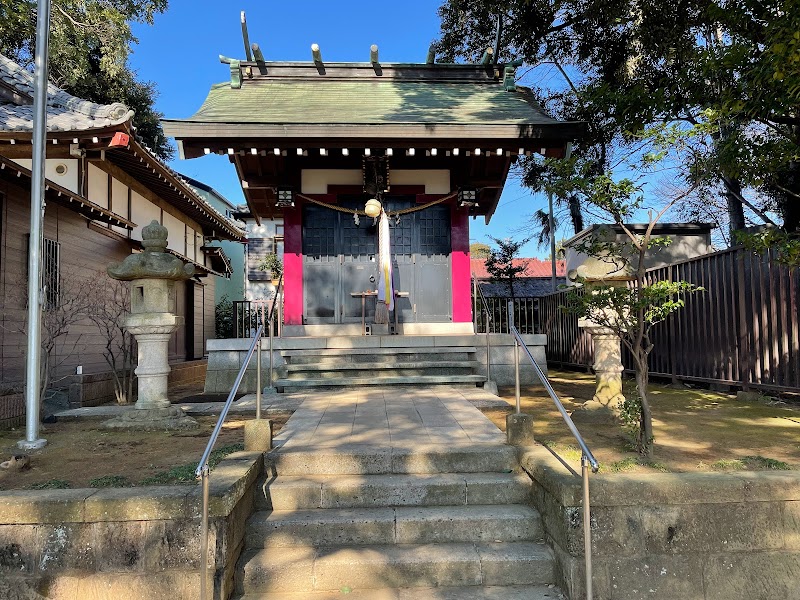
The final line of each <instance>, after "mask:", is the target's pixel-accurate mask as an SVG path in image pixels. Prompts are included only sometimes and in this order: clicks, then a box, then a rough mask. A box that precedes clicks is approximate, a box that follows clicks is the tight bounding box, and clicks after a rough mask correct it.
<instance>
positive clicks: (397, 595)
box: [236, 584, 565, 600]
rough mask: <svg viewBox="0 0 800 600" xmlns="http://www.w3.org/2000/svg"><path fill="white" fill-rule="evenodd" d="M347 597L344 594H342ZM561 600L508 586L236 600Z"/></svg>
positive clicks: (547, 591)
mask: <svg viewBox="0 0 800 600" xmlns="http://www.w3.org/2000/svg"><path fill="white" fill-rule="evenodd" d="M344 594H346V595H344ZM343 598H346V600H564V598H565V597H564V595H563V594H562V593H561V592H560V591H559V590H558V589H557V588H556V587H555V586H553V585H552V584H551V585H509V586H471V587H435V588H401V589H386V588H384V589H373V590H352V591H347V592H342V591H340V590H336V591H331V592H274V593H266V594H257V593H256V594H247V595H245V596H240V597H239V598H237V599H236V600H343Z"/></svg>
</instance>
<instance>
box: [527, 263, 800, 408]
mask: <svg viewBox="0 0 800 600" xmlns="http://www.w3.org/2000/svg"><path fill="white" fill-rule="evenodd" d="M647 275H648V280H649V281H651V282H652V281H659V280H665V279H666V280H673V281H680V280H683V281H688V282H690V283H693V284H695V285H698V286H702V287H703V288H705V291H704V292H699V293H696V294H689V295H688V296H687V297H686V306H685V308H683V309H681V310H680V311H679V312H677V313H675V314H673V315H672V316H670V317H669V318H668V319H667V321H665V322H664V323H661V324H659V325H656V326H655V327H654V328H653V331H652V336H651V337H652V341H653V344H654V348H653V351H652V353H651V354H650V369H651V373H652V374H653V375H658V376H662V377H669V378H672V379H673V380H676V381H677V380H680V381H698V382H706V383H722V384H729V385H741V386H742V387H744V388H748V387H753V388H758V389H765V390H771V391H794V392H798V391H800V305H799V304H798V296H800V274H798V272H794V273H792V272H790V271H789V269H788V268H786V267H785V266H782V265H780V264H778V263H777V262H776V261H775V260H774V258H773V257H772V256H757V255H755V254H753V253H751V252H749V251H747V250H744V249H742V248H732V249H730V250H724V251H722V252H716V253H714V254H709V255H706V256H702V257H699V258H696V259H693V260H688V261H684V262H680V263H677V264H674V265H669V266H666V267H660V268H657V269H652V270H650V271H648V274H647ZM565 294H566V292H557V293H555V294H551V295H549V296H545V297H543V298H540V299H539V318H540V320H539V328H540V331H541V332H542V333H545V334H547V337H548V343H547V359H548V362H552V363H555V364H562V365H569V366H589V365H591V363H592V362H593V349H592V343H591V339H590V337H589V336H588V335H587V334H586V333H585V332H584V331H583V330H581V329H580V328H578V323H577V319H576V318H575V317H574V316H572V315H567V314H564V313H563V311H561V310H560V308H559V306H561V305H563V304H564V298H565ZM625 354H626V353H625V352H623V362H624V363H625V366H626V368H631V366H632V363H631V361H630V359H629V357H628V356H626V355H625Z"/></svg>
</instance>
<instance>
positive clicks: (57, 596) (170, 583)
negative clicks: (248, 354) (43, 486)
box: [0, 452, 263, 600]
mask: <svg viewBox="0 0 800 600" xmlns="http://www.w3.org/2000/svg"><path fill="white" fill-rule="evenodd" d="M262 471H263V456H262V454H261V453H258V452H237V453H235V454H231V455H229V456H228V457H226V458H225V459H224V460H223V461H222V462H220V464H219V465H218V466H217V467H216V468H215V469H214V470H213V471H212V472H211V479H210V482H211V503H210V521H209V523H210V526H209V529H210V536H209V548H211V552H210V553H209V554H210V555H209V566H210V574H211V578H212V579H213V581H211V582H210V585H209V589H213V590H214V594H213V598H214V599H216V600H226V599H227V598H229V597H230V595H231V593H232V592H233V577H234V569H235V567H236V561H237V559H238V557H239V554H240V553H241V550H242V547H243V543H244V527H245V522H246V520H247V518H248V517H249V516H250V514H251V513H252V510H253V498H254V486H255V482H256V478H257V476H258V475H259V474H260V473H261V472H262ZM201 510H202V500H201V495H200V486H198V485H192V486H163V487H137V488H118V489H111V488H109V489H100V490H98V489H76V490H41V491H11V492H0V598H4V599H6V600H22V599H27V598H32V597H44V598H48V599H52V600H62V599H63V600H107V599H109V598H114V600H140V599H142V598H170V599H171V600H182V599H186V600H196V598H198V597H199V593H200V592H199V590H200V526H201V525H200V515H201ZM34 592H35V593H38V594H40V596H35V594H34Z"/></svg>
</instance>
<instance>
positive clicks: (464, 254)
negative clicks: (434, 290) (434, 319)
mask: <svg viewBox="0 0 800 600" xmlns="http://www.w3.org/2000/svg"><path fill="white" fill-rule="evenodd" d="M451 210H452V213H451V231H450V240H451V243H452V250H451V255H450V259H451V264H452V273H451V282H452V295H453V323H470V322H472V304H471V297H470V272H469V270H470V265H469V212H468V209H465V208H459V207H458V206H456V205H455V204H454V205H453V207H452V209H451Z"/></svg>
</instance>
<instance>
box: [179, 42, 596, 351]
mask: <svg viewBox="0 0 800 600" xmlns="http://www.w3.org/2000/svg"><path fill="white" fill-rule="evenodd" d="M312 58H313V60H312V61H311V62H267V61H264V60H263V57H262V56H261V54H260V52H259V51H258V50H257V49H256V52H255V57H252V58H251V59H250V60H234V59H226V58H224V57H221V60H222V61H223V62H225V63H227V64H226V65H225V66H226V70H228V75H229V78H228V80H226V81H225V82H224V83H220V84H217V85H214V86H213V87H212V88H211V90H210V91H209V94H208V97H207V98H206V99H205V101H204V102H203V104H202V106H200V108H199V109H198V110H197V112H196V113H195V114H194V115H193V116H191V117H189V118H187V119H167V120H165V121H164V130H165V132H166V133H167V134H168V135H170V136H173V137H175V138H176V140H177V142H178V148H179V152H180V156H181V157H182V158H186V159H190V158H196V157H200V156H203V155H205V154H210V153H214V154H220V155H227V156H228V158H229V159H230V161H231V163H233V165H234V166H235V168H236V171H237V174H238V176H239V179H240V181H241V185H242V189H243V191H244V196H245V198H246V200H247V205H248V207H249V210H250V213H251V215H252V218H253V219H255V220H256V221H257V222H261V221H262V220H273V219H282V220H283V225H284V255H283V261H284V283H283V295H284V312H283V324H284V327H283V332H284V335H285V336H321V335H363V334H364V333H365V331H364V330H365V328H366V329H367V332H369V333H399V334H407V335H408V334H413V335H423V334H472V333H474V328H473V315H472V306H471V287H470V256H469V227H470V221H471V220H474V219H477V218H481V219H484V220H485V222H486V223H488V222H489V220H490V219H491V218H492V215H493V214H494V212H495V210H496V209H497V205H498V201H499V199H500V195H501V193H502V191H503V186H504V184H505V182H506V178H507V176H508V173H509V169H510V168H511V166H512V165H513V164H514V163H515V162H516V161H517V160H518V159H519V157H521V156H526V155H530V154H532V153H540V154H543V155H545V156H548V157H563V156H564V155H565V154H566V152H567V148H568V145H569V143H570V142H571V141H573V140H574V139H576V138H577V137H578V136H579V135H580V133H581V131H582V124H581V123H571V122H562V121H557V120H555V119H553V118H551V117H549V116H548V115H546V114H545V113H544V112H543V110H542V108H541V107H540V106H539V105H538V104H537V102H536V100H535V99H534V96H533V94H532V93H531V91H530V90H529V89H528V88H525V87H521V86H518V85H517V84H516V82H515V71H516V68H517V67H518V66H519V64H518V63H511V64H495V63H493V62H491V57H490V56H489V57H488V59H487V57H485V60H484V61H483V62H482V63H481V64H442V63H437V62H435V60H434V57H433V55H432V53H430V54H429V58H428V62H426V63H423V64H405V63H382V62H380V60H379V58H378V51H377V47H375V46H373V47H372V49H371V53H370V61H369V62H364V63H329V62H325V61H324V60H323V58H322V54H321V51H320V50H319V48H318V47H317V46H316V45H315V46H313V47H312ZM370 200H377V202H378V203H379V206H378V205H377V204H376V203H370V204H371V206H366V205H367V202H368V201H370ZM376 206H378V207H377V211H381V210H382V211H383V213H382V214H385V216H386V220H387V222H388V225H389V231H390V244H389V252H390V255H391V276H390V278H391V284H392V295H393V297H394V298H393V299H394V306H393V308H394V311H393V314H392V318H391V319H389V322H388V323H385V324H380V325H378V324H375V323H374V321H375V311H376V303H377V302H379V301H380V300H377V299H376V289H378V288H379V287H380V285H379V284H381V282H382V281H383V280H382V279H381V274H380V273H379V269H378V265H379V263H380V256H379V248H378V237H379V236H378V232H379V230H380V223H379V221H380V220H381V218H382V217H381V216H379V217H372V216H368V215H367V214H366V212H367V211H366V210H365V209H370V208H375V207H376ZM387 303H388V301H387ZM395 324H396V325H395Z"/></svg>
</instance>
